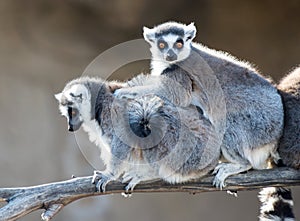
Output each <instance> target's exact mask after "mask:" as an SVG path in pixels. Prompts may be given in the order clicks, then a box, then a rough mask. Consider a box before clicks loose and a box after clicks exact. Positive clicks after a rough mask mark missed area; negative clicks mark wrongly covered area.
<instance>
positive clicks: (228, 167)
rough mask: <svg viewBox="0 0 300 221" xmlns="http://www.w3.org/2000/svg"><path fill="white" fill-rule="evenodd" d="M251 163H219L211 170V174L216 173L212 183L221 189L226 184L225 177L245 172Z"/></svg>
mask: <svg viewBox="0 0 300 221" xmlns="http://www.w3.org/2000/svg"><path fill="white" fill-rule="evenodd" d="M251 168H252V166H251V164H250V163H249V164H236V163H220V164H219V165H217V166H216V168H215V169H214V171H213V174H216V176H215V178H214V181H213V185H214V186H216V187H217V188H220V189H223V188H224V187H225V186H226V184H225V180H226V178H227V177H229V176H231V175H234V174H238V173H242V172H245V171H247V170H249V169H251Z"/></svg>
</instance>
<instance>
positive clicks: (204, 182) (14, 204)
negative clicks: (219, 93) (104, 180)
mask: <svg viewBox="0 0 300 221" xmlns="http://www.w3.org/2000/svg"><path fill="white" fill-rule="evenodd" d="M91 180H92V177H91V176H89V177H79V178H73V179H70V180H66V181H62V182H56V183H50V184H44V185H39V186H32V187H22V188H0V202H1V201H5V202H7V204H6V205H4V206H3V207H2V208H0V220H5V221H11V220H16V219H18V218H20V217H22V216H25V215H26V214H28V213H30V212H33V211H35V210H38V209H45V211H44V212H43V214H42V219H43V220H50V219H51V218H53V216H54V215H55V214H57V213H58V212H59V211H60V210H61V209H62V208H63V207H64V206H66V205H68V204H69V203H71V202H73V201H75V200H78V199H81V198H85V197H89V196H96V195H104V194H111V193H122V192H124V187H125V185H126V184H122V183H119V182H111V183H109V184H108V185H107V187H106V192H105V193H100V192H97V191H96V188H95V185H93V184H92V183H91ZM212 180H213V177H212V176H208V177H204V178H202V179H200V180H196V181H193V182H189V183H185V184H175V185H173V184H169V183H165V182H163V181H155V182H151V183H150V182H148V183H143V184H139V185H137V186H136V188H135V190H134V192H137V193H138V192H140V193H141V192H143V193H145V192H189V193H201V192H210V191H219V190H218V189H216V188H215V187H214V186H212ZM226 183H227V187H226V188H225V189H224V190H232V191H243V190H251V189H258V188H262V187H267V186H296V185H300V171H297V170H294V169H290V168H276V169H272V170H259V171H258V170H256V171H249V172H247V173H245V174H238V175H235V176H232V177H229V178H228V179H227V180H226Z"/></svg>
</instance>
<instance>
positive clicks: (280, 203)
mask: <svg viewBox="0 0 300 221" xmlns="http://www.w3.org/2000/svg"><path fill="white" fill-rule="evenodd" d="M259 199H260V201H261V203H262V205H261V208H260V216H259V221H295V216H294V213H293V206H294V203H293V199H292V192H291V190H290V189H287V188H283V187H267V188H264V189H262V190H261V191H260V193H259Z"/></svg>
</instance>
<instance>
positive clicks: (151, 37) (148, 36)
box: [143, 26, 155, 44]
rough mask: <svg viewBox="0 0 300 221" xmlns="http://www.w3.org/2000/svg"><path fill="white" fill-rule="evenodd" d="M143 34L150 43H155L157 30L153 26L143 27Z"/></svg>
mask: <svg viewBox="0 0 300 221" xmlns="http://www.w3.org/2000/svg"><path fill="white" fill-rule="evenodd" d="M143 35H144V39H145V40H146V41H147V42H148V43H150V44H151V43H153V42H154V40H155V32H154V30H153V29H151V28H147V27H145V26H144V27H143Z"/></svg>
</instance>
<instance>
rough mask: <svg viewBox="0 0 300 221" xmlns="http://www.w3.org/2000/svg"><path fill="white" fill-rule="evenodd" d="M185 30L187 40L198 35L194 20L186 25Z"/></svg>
mask: <svg viewBox="0 0 300 221" xmlns="http://www.w3.org/2000/svg"><path fill="white" fill-rule="evenodd" d="M184 31H185V36H186V39H185V40H186V41H188V40H193V39H194V38H195V37H196V32H197V29H196V27H195V25H194V22H192V23H191V24H189V25H188V26H186V28H185V30H184Z"/></svg>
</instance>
